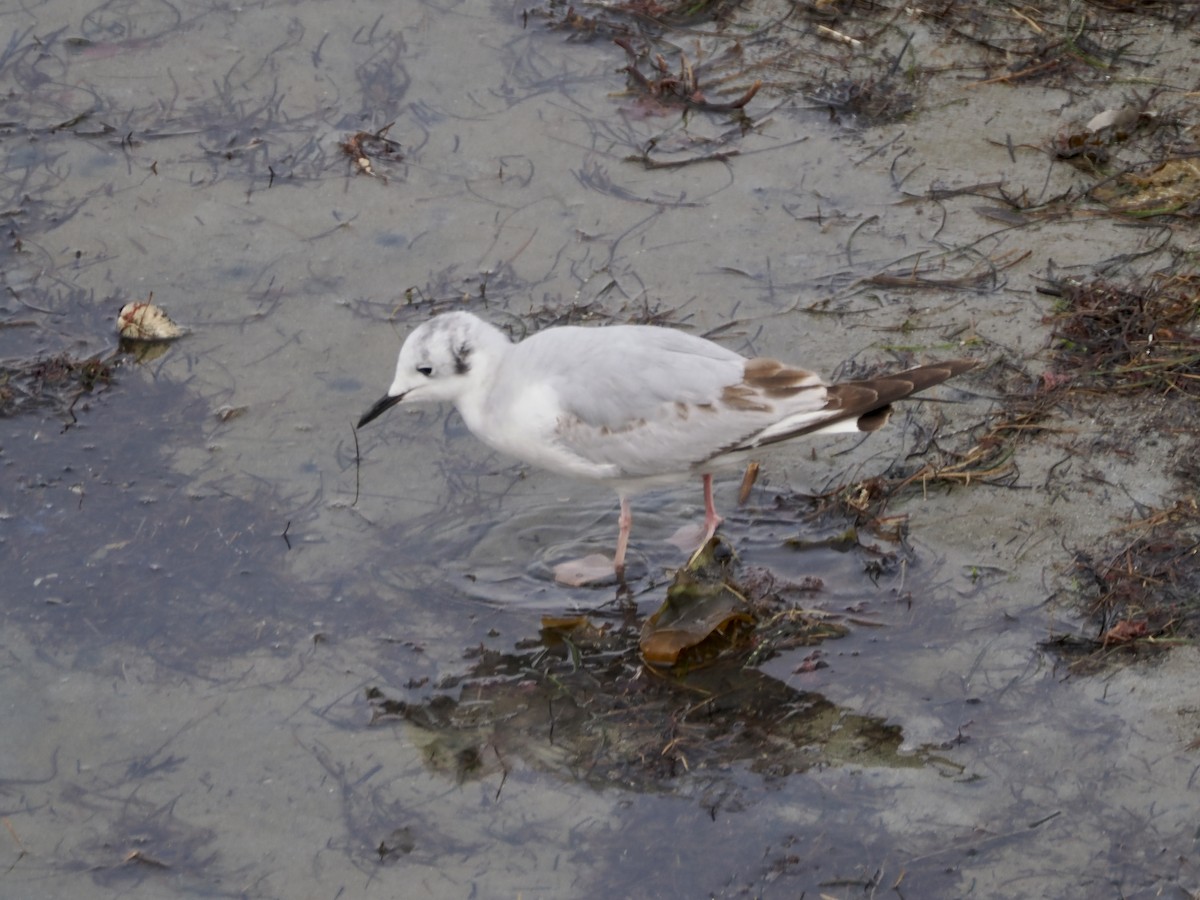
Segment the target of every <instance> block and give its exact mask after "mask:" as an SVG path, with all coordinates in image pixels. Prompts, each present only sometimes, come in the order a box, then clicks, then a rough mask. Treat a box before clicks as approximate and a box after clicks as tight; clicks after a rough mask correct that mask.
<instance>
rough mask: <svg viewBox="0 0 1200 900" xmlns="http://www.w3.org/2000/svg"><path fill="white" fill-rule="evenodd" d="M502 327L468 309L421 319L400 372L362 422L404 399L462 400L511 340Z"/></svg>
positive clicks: (398, 366)
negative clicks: (473, 313) (467, 311)
mask: <svg viewBox="0 0 1200 900" xmlns="http://www.w3.org/2000/svg"><path fill="white" fill-rule="evenodd" d="M508 343H509V342H508V338H507V337H505V336H504V333H503V332H502V331H500V330H499V329H498V328H495V327H494V326H492V325H489V324H488V323H487V322H484V321H483V320H482V319H479V318H477V317H476V316H473V315H471V314H470V313H466V312H452V313H445V314H444V315H440V316H437V317H435V318H433V319H430V320H429V321H428V322H425V323H424V324H423V325H420V326H419V327H418V328H417V329H416V330H415V331H414V332H413V333H412V334H410V335H409V336H408V340H406V341H405V342H404V346H403V347H401V348H400V358H399V359H398V360H397V361H396V377H395V379H394V380H393V381H392V386H391V387H390V388H388V392H387V393H386V394H385V395H384V396H383V397H381V398H380V400H379V401H378V402H377V403H376V404H375V405H374V406H372V407H371V408H370V409H369V410H367V411H366V413H364V414H363V417H362V418H361V419H359V420H358V426H357V427H359V428H362V427H363V426H364V425H366V424H367V423H368V422H370V421H371V420H372V419H374V418H376V417H378V416H380V415H382V414H383V413H384V412H386V411H387V410H388V409H390V408H391V407H393V406H395V405H396V404H397V403H400V402H401V401H403V402H405V403H436V402H438V401H447V402H451V403H453V402H456V401H458V400H460V399H461V398H462V397H463V396H464V395H466V394H467V393H469V392H470V391H472V390H475V389H477V388H478V387H479V386H480V384H481V383H482V379H483V377H484V376H483V372H484V370H486V368H487V366H488V364H489V362H490V361H491V360H493V359H495V358H496V356H497V353H498V352H501V351H499V350H498V349H497V348H502V347H506V346H508Z"/></svg>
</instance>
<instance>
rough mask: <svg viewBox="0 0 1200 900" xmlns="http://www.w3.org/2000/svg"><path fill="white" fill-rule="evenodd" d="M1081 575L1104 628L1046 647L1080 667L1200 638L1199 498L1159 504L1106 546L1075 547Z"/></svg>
mask: <svg viewBox="0 0 1200 900" xmlns="http://www.w3.org/2000/svg"><path fill="white" fill-rule="evenodd" d="M1074 576H1075V578H1076V580H1077V583H1078V585H1079V587H1078V591H1079V594H1080V596H1081V600H1082V602H1083V603H1084V604H1085V605H1086V609H1087V611H1088V613H1089V614H1090V616H1091V617H1092V619H1093V621H1095V622H1096V623H1097V630H1096V633H1095V634H1094V635H1093V636H1084V635H1075V634H1063V635H1056V636H1054V637H1052V638H1051V639H1050V640H1049V641H1047V643H1046V646H1047V647H1049V648H1051V649H1054V650H1057V651H1059V652H1061V653H1063V654H1065V655H1066V656H1067V657H1068V658H1070V659H1071V660H1072V668H1073V670H1074V671H1077V672H1089V671H1096V670H1097V669H1099V668H1101V667H1102V666H1103V665H1104V664H1105V663H1108V662H1111V661H1113V660H1114V659H1121V658H1137V657H1138V656H1142V655H1145V654H1147V653H1154V652H1156V651H1160V650H1164V649H1167V648H1169V647H1172V646H1177V645H1180V644H1187V645H1195V644H1196V642H1197V641H1198V640H1200V506H1197V503H1196V498H1195V497H1188V498H1185V499H1182V500H1179V501H1178V502H1177V503H1175V505H1174V506H1172V507H1171V508H1170V509H1162V510H1156V511H1154V512H1152V513H1151V514H1150V515H1148V516H1146V517H1144V518H1142V519H1140V520H1138V521H1136V522H1132V523H1130V524H1129V525H1128V526H1125V527H1124V528H1122V529H1120V530H1119V531H1118V532H1116V533H1115V534H1114V535H1113V537H1112V543H1111V545H1110V546H1109V547H1108V548H1107V549H1106V550H1105V551H1104V552H1103V553H1092V552H1088V551H1084V550H1077V551H1076V552H1075V560H1074Z"/></svg>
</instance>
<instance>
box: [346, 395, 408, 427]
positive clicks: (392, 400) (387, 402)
mask: <svg viewBox="0 0 1200 900" xmlns="http://www.w3.org/2000/svg"><path fill="white" fill-rule="evenodd" d="M403 399H404V395H403V394H398V395H396V396H395V397H380V398H379V401H378V402H377V403H376V404H375V405H374V406H372V407H371V408H370V409H368V410H367V411H366V412H365V413H363V417H362V418H361V419H359V420H358V424H357V425H355V426H354V427H355V428H356V429H358V428H362V427H363V426H364V425H366V424H367V423H368V422H370V421H371V420H372V419H378V418H379V417H380V416H382V415H383V414H384V413H385V412H387V411H388V410H389V409H391V408H392V407H393V406H395V405H396V404H397V403H399V402H400V401H401V400H403Z"/></svg>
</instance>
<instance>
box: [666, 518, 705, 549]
mask: <svg viewBox="0 0 1200 900" xmlns="http://www.w3.org/2000/svg"><path fill="white" fill-rule="evenodd" d="M707 540H708V529H706V528H705V527H704V524H703V523H702V522H693V523H690V524H688V525H680V526H679V528H678V529H676V531H675V533H674V534H673V535H671V536H670V537H669V538H667V543H668V544H671V545H672V546H674V547H678V548H679V549H680V550H682V551H683V552H684V553H691V552H693V551H694V550H695V549H696V548H697V547H703V546H704V544H705V543H706V542H707Z"/></svg>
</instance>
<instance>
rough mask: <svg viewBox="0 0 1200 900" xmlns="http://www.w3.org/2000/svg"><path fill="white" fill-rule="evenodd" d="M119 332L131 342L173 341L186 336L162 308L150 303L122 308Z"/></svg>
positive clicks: (118, 323) (145, 302) (131, 304)
mask: <svg viewBox="0 0 1200 900" xmlns="http://www.w3.org/2000/svg"><path fill="white" fill-rule="evenodd" d="M151 297H153V295H151ZM117 332H118V333H119V334H120V335H121V337H123V338H125V339H126V340H129V341H173V340H175V338H177V337H182V336H183V334H184V331H183V329H182V328H180V327H179V326H178V325H176V324H175V323H174V322H172V321H171V319H170V318H169V317H168V316H167V314H166V313H165V312H163V311H162V309H161V308H160V307H158V306H155V305H154V304H153V303H150V302H149V301H140V302H137V303H126V304H125V305H124V306H123V307H121V313H120V315H118V316H117Z"/></svg>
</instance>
